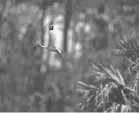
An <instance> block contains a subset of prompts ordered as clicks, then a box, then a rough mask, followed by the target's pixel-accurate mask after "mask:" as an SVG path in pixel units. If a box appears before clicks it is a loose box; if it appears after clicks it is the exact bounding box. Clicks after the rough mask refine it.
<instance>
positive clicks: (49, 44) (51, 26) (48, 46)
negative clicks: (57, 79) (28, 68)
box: [33, 25, 63, 57]
mask: <svg viewBox="0 0 139 113" xmlns="http://www.w3.org/2000/svg"><path fill="white" fill-rule="evenodd" d="M53 29H54V27H53V25H50V26H49V32H48V33H49V42H48V45H47V46H43V45H42V44H37V45H35V46H33V47H41V48H44V49H47V50H48V51H52V52H56V53H57V54H59V55H60V56H61V57H63V51H62V50H60V49H59V48H57V47H55V45H54V44H53V41H52V37H51V33H50V32H51V31H52V30H53Z"/></svg>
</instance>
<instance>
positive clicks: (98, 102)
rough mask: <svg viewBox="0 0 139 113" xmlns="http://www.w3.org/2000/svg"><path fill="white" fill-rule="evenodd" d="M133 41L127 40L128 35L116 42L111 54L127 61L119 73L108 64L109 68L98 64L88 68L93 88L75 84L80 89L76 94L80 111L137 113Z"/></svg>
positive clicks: (138, 58)
mask: <svg viewBox="0 0 139 113" xmlns="http://www.w3.org/2000/svg"><path fill="white" fill-rule="evenodd" d="M137 38H138V37H137V36H134V37H131V35H130V36H129V37H126V38H124V39H123V40H120V42H119V43H118V45H117V48H116V50H115V51H114V52H113V54H115V55H117V56H122V57H123V58H124V59H125V60H126V62H129V65H128V68H127V70H126V72H124V73H123V74H121V73H120V71H119V70H118V69H116V68H114V67H113V66H111V65H110V66H109V67H104V66H102V65H101V64H92V65H91V66H92V71H91V73H90V75H91V76H90V77H93V78H94V79H95V83H94V84H95V85H88V84H85V83H83V82H79V84H80V85H81V86H82V87H83V88H81V89H79V90H78V91H79V92H80V93H81V94H83V97H84V99H85V101H83V102H81V103H80V104H79V106H80V107H81V109H82V110H86V109H88V110H89V111H93V112H138V111H139V82H138V78H139V77H138V75H139V73H138V70H139V44H138V40H137ZM125 78H128V79H125ZM126 80H128V81H126Z"/></svg>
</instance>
